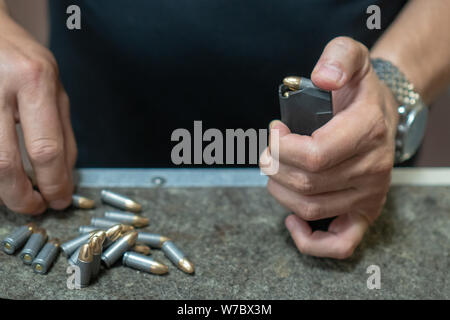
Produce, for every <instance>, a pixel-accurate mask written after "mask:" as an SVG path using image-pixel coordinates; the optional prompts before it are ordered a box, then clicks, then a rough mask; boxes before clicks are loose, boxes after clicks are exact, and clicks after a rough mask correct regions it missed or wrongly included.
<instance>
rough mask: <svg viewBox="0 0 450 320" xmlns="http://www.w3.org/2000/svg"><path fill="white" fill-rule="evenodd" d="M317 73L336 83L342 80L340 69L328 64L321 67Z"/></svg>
mask: <svg viewBox="0 0 450 320" xmlns="http://www.w3.org/2000/svg"><path fill="white" fill-rule="evenodd" d="M318 72H319V74H320V76H321V77H323V78H326V79H328V80H329V81H333V82H336V83H339V81H340V80H341V79H342V76H343V75H344V73H343V72H342V70H341V69H340V68H338V67H336V66H334V65H332V64H328V63H325V64H323V65H321V66H320V68H319V70H318Z"/></svg>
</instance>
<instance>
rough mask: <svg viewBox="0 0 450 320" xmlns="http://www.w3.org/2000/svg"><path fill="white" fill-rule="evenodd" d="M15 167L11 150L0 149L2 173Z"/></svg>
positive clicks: (0, 171)
mask: <svg viewBox="0 0 450 320" xmlns="http://www.w3.org/2000/svg"><path fill="white" fill-rule="evenodd" d="M14 167H15V161H14V156H13V155H12V154H11V153H10V152H5V151H0V173H7V172H11V171H12V170H14Z"/></svg>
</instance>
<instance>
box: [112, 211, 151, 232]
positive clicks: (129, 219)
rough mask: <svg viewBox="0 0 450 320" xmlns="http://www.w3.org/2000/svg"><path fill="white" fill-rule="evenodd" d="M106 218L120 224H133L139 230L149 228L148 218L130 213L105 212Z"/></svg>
mask: <svg viewBox="0 0 450 320" xmlns="http://www.w3.org/2000/svg"><path fill="white" fill-rule="evenodd" d="M105 218H107V219H109V220H113V221H118V222H120V223H125V224H131V225H132V226H135V227H137V228H142V227H145V226H148V218H144V217H142V216H139V215H137V214H134V213H129V212H114V211H107V212H105Z"/></svg>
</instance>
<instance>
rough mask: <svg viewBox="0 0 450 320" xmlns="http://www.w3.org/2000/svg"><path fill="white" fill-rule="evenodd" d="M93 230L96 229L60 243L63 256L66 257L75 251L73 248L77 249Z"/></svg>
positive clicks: (89, 236)
mask: <svg viewBox="0 0 450 320" xmlns="http://www.w3.org/2000/svg"><path fill="white" fill-rule="evenodd" d="M95 232H96V231H91V232H89V233H84V234H82V235H80V236H78V237H76V238H75V239H72V240H69V241H67V242H64V243H63V244H62V245H61V250H62V252H63V256H65V257H67V258H68V257H70V256H71V255H72V254H73V253H74V252H75V250H77V249H78V248H79V247H80V246H81V245H83V244H84V243H86V242H87V241H88V240H89V239H90V238H91V236H92V235H93V234H94V233H95Z"/></svg>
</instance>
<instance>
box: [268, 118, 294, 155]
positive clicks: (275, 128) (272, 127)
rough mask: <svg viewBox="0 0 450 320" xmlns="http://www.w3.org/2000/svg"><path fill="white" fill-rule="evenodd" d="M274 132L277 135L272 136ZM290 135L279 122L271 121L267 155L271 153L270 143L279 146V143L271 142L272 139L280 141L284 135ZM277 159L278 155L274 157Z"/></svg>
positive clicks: (286, 128)
mask: <svg viewBox="0 0 450 320" xmlns="http://www.w3.org/2000/svg"><path fill="white" fill-rule="evenodd" d="M274 131H277V133H278V135H274ZM289 133H291V130H289V128H288V127H287V126H286V125H285V124H284V123H283V122H281V121H280V120H272V121H271V122H270V124H269V153H271V145H272V143H277V144H278V145H279V141H272V140H273V139H275V137H276V139H278V140H279V139H280V138H281V137H284V136H285V135H288V134H289ZM275 156H276V157H278V155H275Z"/></svg>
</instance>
